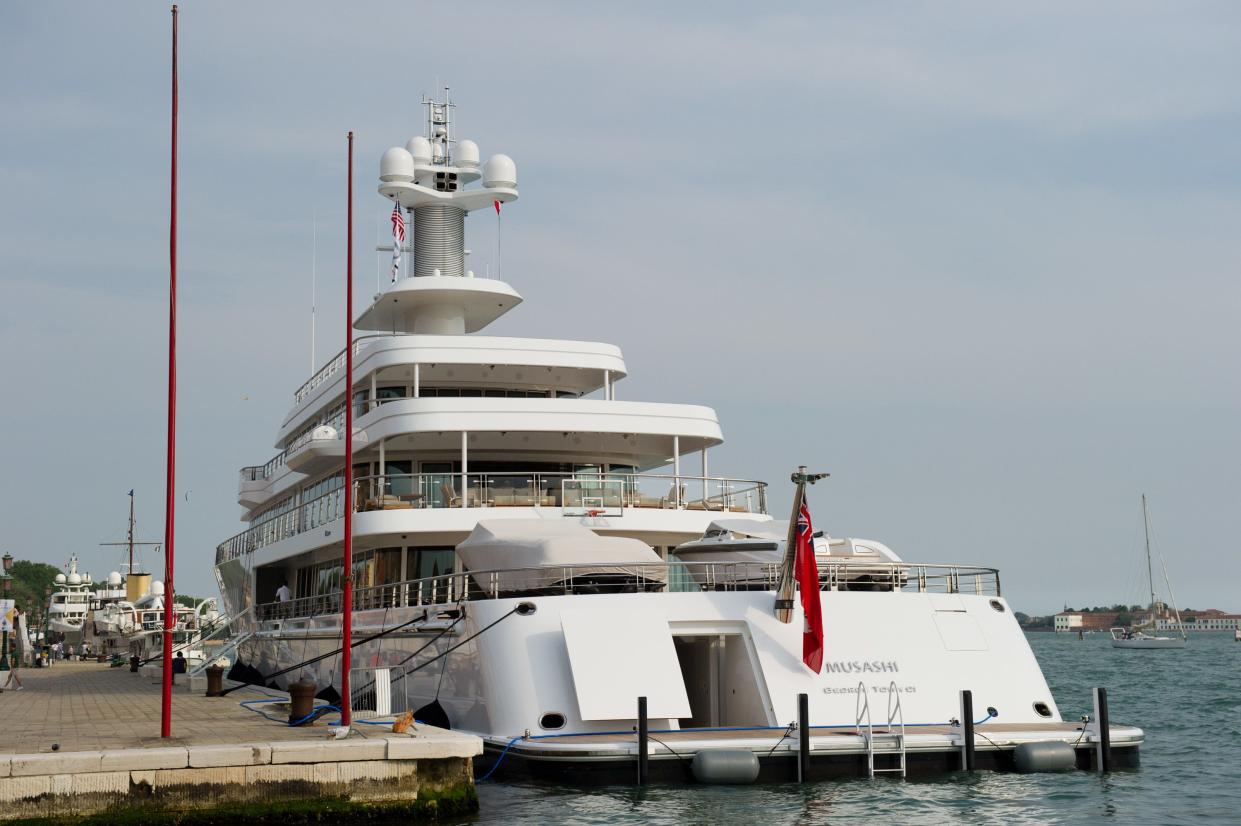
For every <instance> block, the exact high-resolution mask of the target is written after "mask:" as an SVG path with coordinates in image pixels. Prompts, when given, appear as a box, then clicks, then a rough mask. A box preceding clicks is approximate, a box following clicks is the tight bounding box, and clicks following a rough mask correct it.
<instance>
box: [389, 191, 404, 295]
mask: <svg viewBox="0 0 1241 826" xmlns="http://www.w3.org/2000/svg"><path fill="white" fill-rule="evenodd" d="M404 246H405V215H404V214H403V213H402V212H401V205H400V204H393V205H392V283H393V284H395V283H396V277H397V276H398V275H399V274H400V272H401V249H402V248H403V247H404Z"/></svg>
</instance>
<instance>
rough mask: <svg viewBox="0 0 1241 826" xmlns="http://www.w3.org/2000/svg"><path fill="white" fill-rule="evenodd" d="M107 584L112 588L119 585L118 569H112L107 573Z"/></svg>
mask: <svg viewBox="0 0 1241 826" xmlns="http://www.w3.org/2000/svg"><path fill="white" fill-rule="evenodd" d="M108 585H109V586H111V587H113V588H119V587H121V572H120V571H113V572H112V573H110V574H108Z"/></svg>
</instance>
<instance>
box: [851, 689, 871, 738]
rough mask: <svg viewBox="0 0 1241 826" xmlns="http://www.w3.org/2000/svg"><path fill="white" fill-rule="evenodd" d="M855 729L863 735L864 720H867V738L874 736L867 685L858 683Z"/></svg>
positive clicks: (854, 716) (854, 708)
mask: <svg viewBox="0 0 1241 826" xmlns="http://www.w3.org/2000/svg"><path fill="white" fill-rule="evenodd" d="M853 711H854V714H853V728H854V731H856V732H857V733H858V734H859V735H861V733H862V720H863V719H865V720H866V737H867V738H868V739H869V738H870V736H871V735H873V734H874V731H875V729H874V726H873V725H871V720H870V697H869V696H868V695H867V693H866V683H864V682H860V681H859V682H858V684H857V700H856V701H855V702H854V704H853Z"/></svg>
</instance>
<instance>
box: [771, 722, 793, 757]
mask: <svg viewBox="0 0 1241 826" xmlns="http://www.w3.org/2000/svg"><path fill="white" fill-rule="evenodd" d="M796 728H797V724H796V723H789V727H788V728H786V729H785V730H784V734H782V735H780V739H779V740H777V741H776V744H775V745H774V746H772V747H771V751H769V752H767V756H768V757H771V755H772V754H774V753H775V750H776V749H778V748H780V744H781V743H783V742H784V741H785V739H786V738H787V737H788V736H789V735H790V734H792V733H793V731H794V729H796Z"/></svg>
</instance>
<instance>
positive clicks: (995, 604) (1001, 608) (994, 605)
mask: <svg viewBox="0 0 1241 826" xmlns="http://www.w3.org/2000/svg"><path fill="white" fill-rule="evenodd" d="M991 607H992V608H994V609H995V610H997V611H999V612H1000V613H1001V614H1003V613H1004V603H1002V602H1000V601H999V600H998V599H993V600H991Z"/></svg>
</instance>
